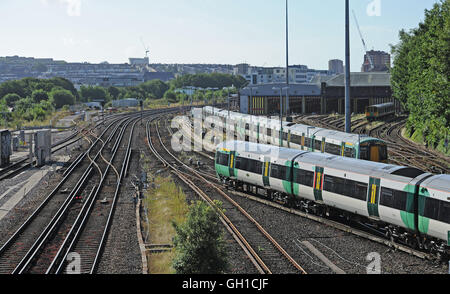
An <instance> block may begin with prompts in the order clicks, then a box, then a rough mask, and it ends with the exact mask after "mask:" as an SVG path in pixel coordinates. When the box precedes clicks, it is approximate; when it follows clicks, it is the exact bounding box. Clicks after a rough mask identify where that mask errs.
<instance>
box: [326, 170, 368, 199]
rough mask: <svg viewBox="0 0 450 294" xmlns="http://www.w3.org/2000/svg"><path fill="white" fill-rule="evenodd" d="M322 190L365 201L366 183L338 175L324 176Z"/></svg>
mask: <svg viewBox="0 0 450 294" xmlns="http://www.w3.org/2000/svg"><path fill="white" fill-rule="evenodd" d="M323 190H324V191H327V192H331V193H336V194H339V195H343V196H347V197H350V198H354V199H358V200H362V201H366V198H367V184H365V183H360V182H356V181H352V180H346V179H342V178H338V177H332V176H328V175H326V176H325V179H324V187H323Z"/></svg>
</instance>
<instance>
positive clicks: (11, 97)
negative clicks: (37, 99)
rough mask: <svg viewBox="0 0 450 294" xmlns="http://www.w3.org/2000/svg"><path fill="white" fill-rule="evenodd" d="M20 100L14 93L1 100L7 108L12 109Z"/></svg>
mask: <svg viewBox="0 0 450 294" xmlns="http://www.w3.org/2000/svg"><path fill="white" fill-rule="evenodd" d="M20 99H21V97H20V96H19V95H17V94H16V93H10V94H6V95H5V97H3V100H4V101H5V103H6V105H7V106H8V107H14V105H15V104H16V102H17V101H19V100H20Z"/></svg>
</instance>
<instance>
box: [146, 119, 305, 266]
mask: <svg viewBox="0 0 450 294" xmlns="http://www.w3.org/2000/svg"><path fill="white" fill-rule="evenodd" d="M147 140H148V144H149V148H150V150H151V151H152V152H153V154H154V155H155V156H156V157H157V158H158V159H159V160H160V161H161V162H162V163H163V164H164V165H165V166H167V167H169V168H170V169H172V172H173V173H174V174H175V175H177V176H178V177H179V178H180V180H182V181H183V182H184V183H185V184H187V185H188V186H189V187H190V188H191V189H192V190H193V191H194V192H195V193H196V194H197V195H198V196H199V197H201V198H202V199H203V200H204V201H206V202H207V203H209V205H211V206H213V207H215V208H216V211H217V212H218V213H219V215H220V218H221V220H222V222H223V223H224V225H226V227H227V229H228V230H229V231H230V232H232V234H233V235H234V237H235V239H236V240H237V242H238V243H240V244H241V246H242V247H243V249H244V251H246V252H247V253H248V256H249V258H250V259H251V260H252V262H253V263H254V264H255V266H256V267H257V269H258V270H259V271H260V272H261V273H266V274H271V273H279V274H280V273H284V274H285V273H293V274H295V273H296V274H298V273H301V274H305V273H306V271H305V270H304V269H303V268H302V267H301V266H300V265H299V264H298V263H297V262H296V261H295V260H294V259H293V258H292V257H290V256H289V254H288V253H287V252H286V251H285V250H284V249H283V248H282V247H281V246H280V245H279V244H278V243H277V241H276V240H275V239H274V238H273V237H271V236H270V235H269V234H268V233H267V231H265V230H264V228H263V227H262V226H261V225H260V224H259V223H258V222H256V220H255V219H253V218H252V217H251V216H250V215H249V214H248V213H247V212H246V211H245V210H244V209H242V208H241V207H240V206H239V205H238V204H237V203H236V202H235V201H234V200H233V199H231V197H229V196H228V195H227V194H226V193H224V192H223V191H222V190H221V189H220V188H218V187H217V186H215V185H214V184H213V183H211V181H210V180H207V179H206V178H205V177H204V176H203V175H201V174H200V173H198V172H197V171H196V170H194V169H192V168H190V167H188V166H186V165H185V164H184V163H182V162H181V161H179V160H178V158H177V157H176V156H174V155H173V154H172V153H171V152H170V151H169V149H168V148H167V147H166V146H165V144H164V140H163V139H162V138H161V134H160V131H159V129H158V128H157V127H156V124H155V123H154V122H153V121H151V120H149V121H148V122H147ZM212 195H214V198H215V199H216V200H221V201H222V202H223V203H224V206H225V207H224V208H225V210H226V214H225V213H223V211H221V210H219V209H217V207H216V206H215V204H214V202H213V199H212V197H210V196H212ZM235 223H239V225H238V227H237V226H236V225H234V224H235ZM244 235H245V237H244Z"/></svg>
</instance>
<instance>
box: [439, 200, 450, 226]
mask: <svg viewBox="0 0 450 294" xmlns="http://www.w3.org/2000/svg"><path fill="white" fill-rule="evenodd" d="M440 202H441V205H440V208H439V221H441V222H444V223H447V224H450V203H449V202H444V201H440Z"/></svg>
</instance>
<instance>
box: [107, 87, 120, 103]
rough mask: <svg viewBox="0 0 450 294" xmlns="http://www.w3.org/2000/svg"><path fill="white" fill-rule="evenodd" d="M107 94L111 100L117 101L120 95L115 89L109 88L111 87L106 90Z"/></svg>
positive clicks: (117, 89)
mask: <svg viewBox="0 0 450 294" xmlns="http://www.w3.org/2000/svg"><path fill="white" fill-rule="evenodd" d="M108 93H109V96H110V97H111V99H113V100H117V99H118V98H119V95H120V90H119V88H117V87H112V86H111V87H109V88H108Z"/></svg>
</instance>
